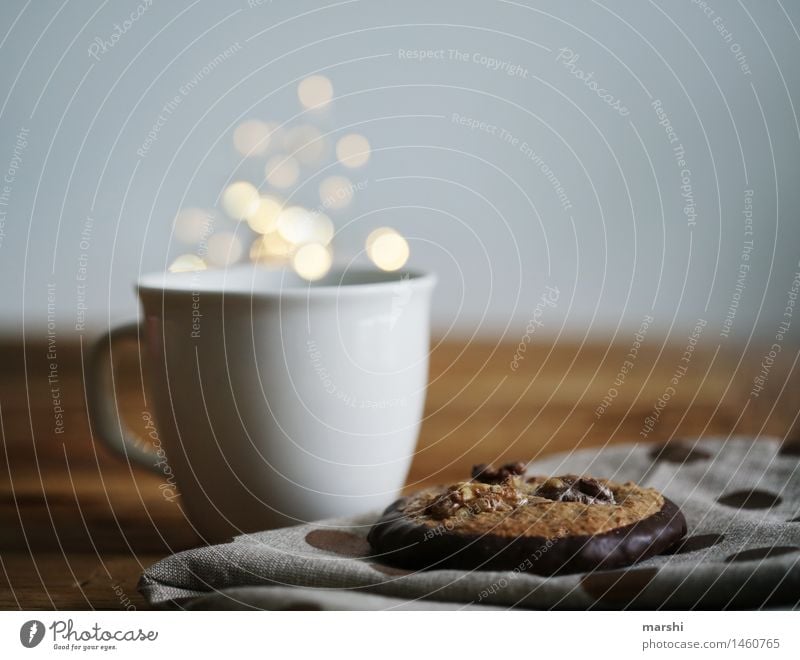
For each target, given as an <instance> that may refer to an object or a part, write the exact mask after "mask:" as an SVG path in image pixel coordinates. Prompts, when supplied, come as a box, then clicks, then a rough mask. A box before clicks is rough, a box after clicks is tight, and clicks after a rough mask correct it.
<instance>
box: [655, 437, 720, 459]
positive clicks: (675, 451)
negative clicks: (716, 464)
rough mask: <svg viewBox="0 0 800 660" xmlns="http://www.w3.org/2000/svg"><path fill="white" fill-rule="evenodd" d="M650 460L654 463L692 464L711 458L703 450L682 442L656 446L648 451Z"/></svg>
mask: <svg viewBox="0 0 800 660" xmlns="http://www.w3.org/2000/svg"><path fill="white" fill-rule="evenodd" d="M650 458H651V459H652V460H654V461H664V462H666V463H680V464H683V463H694V462H696V461H704V460H706V459H708V458H711V454H709V453H708V452H707V451H705V450H704V449H697V448H696V447H690V446H689V445H687V444H685V443H683V442H668V443H666V444H663V445H657V446H655V447H653V448H652V449H651V450H650Z"/></svg>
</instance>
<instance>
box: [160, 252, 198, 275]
mask: <svg viewBox="0 0 800 660" xmlns="http://www.w3.org/2000/svg"><path fill="white" fill-rule="evenodd" d="M205 269H206V262H205V261H203V260H202V259H201V258H200V257H198V256H197V255H196V254H182V255H180V256H179V257H176V258H175V260H174V261H173V262H172V263H171V264H170V266H169V272H170V273H190V272H192V271H197V270H205Z"/></svg>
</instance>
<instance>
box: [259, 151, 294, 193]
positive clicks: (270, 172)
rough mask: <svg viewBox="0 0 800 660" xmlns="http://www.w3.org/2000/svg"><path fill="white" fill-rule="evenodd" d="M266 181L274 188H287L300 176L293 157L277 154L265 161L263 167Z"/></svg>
mask: <svg viewBox="0 0 800 660" xmlns="http://www.w3.org/2000/svg"><path fill="white" fill-rule="evenodd" d="M264 174H265V175H266V177H267V181H268V182H269V184H270V185H271V186H274V187H275V188H288V187H289V186H293V185H294V184H295V183H296V182H297V178H298V177H299V176H300V166H299V165H298V164H297V161H296V160H295V159H294V158H291V157H287V156H283V155H279V156H273V157H272V158H270V159H269V160H268V161H267V165H266V167H265V168H264Z"/></svg>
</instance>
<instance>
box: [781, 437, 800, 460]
mask: <svg viewBox="0 0 800 660" xmlns="http://www.w3.org/2000/svg"><path fill="white" fill-rule="evenodd" d="M778 454H780V455H781V456H800V440H799V439H796V438H795V439H792V440H786V441H785V442H784V443H783V444H782V445H781V448H780V449H779V450H778Z"/></svg>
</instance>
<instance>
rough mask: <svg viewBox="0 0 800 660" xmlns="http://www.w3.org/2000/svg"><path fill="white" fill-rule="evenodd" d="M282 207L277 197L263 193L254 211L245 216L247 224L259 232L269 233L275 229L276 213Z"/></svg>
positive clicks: (276, 224) (276, 223)
mask: <svg viewBox="0 0 800 660" xmlns="http://www.w3.org/2000/svg"><path fill="white" fill-rule="evenodd" d="M282 208H283V204H282V203H281V201H280V200H279V199H278V198H277V197H273V196H271V195H263V196H262V197H261V200H260V201H259V204H258V208H257V209H256V211H255V213H253V214H251V215H249V216H247V224H248V225H250V229H252V230H253V231H255V232H258V233H259V234H269V233H270V232H271V231H275V229H277V227H278V215H279V214H280V212H281V209H282Z"/></svg>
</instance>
